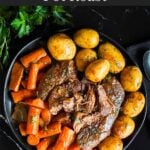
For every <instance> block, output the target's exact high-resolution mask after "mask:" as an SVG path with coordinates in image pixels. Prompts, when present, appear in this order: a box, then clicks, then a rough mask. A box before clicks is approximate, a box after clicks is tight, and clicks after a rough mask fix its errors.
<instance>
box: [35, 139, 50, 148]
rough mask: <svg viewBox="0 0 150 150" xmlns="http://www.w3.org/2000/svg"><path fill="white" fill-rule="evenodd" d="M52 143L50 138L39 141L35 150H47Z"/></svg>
mask: <svg viewBox="0 0 150 150" xmlns="http://www.w3.org/2000/svg"><path fill="white" fill-rule="evenodd" d="M50 143H52V140H51V138H44V139H42V140H41V141H40V143H39V144H38V145H37V146H36V149H37V150H47V148H48V146H49V144H50Z"/></svg>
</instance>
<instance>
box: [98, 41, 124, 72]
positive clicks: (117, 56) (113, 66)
mask: <svg viewBox="0 0 150 150" xmlns="http://www.w3.org/2000/svg"><path fill="white" fill-rule="evenodd" d="M98 55H99V57H101V58H104V59H107V60H108V61H109V63H110V72H111V73H119V72H120V71H121V70H123V68H124V67H125V59H124V57H123V55H122V54H121V52H120V50H119V49H118V48H117V47H115V46H114V45H112V44H111V43H108V42H107V43H104V44H102V45H100V47H99V49H98Z"/></svg>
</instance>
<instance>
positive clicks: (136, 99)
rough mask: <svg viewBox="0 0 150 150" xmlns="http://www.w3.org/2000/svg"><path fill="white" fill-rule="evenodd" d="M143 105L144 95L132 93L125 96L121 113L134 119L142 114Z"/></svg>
mask: <svg viewBox="0 0 150 150" xmlns="http://www.w3.org/2000/svg"><path fill="white" fill-rule="evenodd" d="M144 105H145V97H144V95H143V94H142V93H141V92H132V93H129V94H128V95H127V96H126V98H125V103H124V104H123V107H122V112H123V113H124V114H125V115H127V116H129V117H136V116H137V115H139V114H140V113H141V112H142V110H143V108H144Z"/></svg>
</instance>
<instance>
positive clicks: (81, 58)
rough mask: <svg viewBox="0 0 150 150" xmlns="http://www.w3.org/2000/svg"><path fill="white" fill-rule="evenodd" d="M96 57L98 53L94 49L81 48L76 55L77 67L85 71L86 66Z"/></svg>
mask: <svg viewBox="0 0 150 150" xmlns="http://www.w3.org/2000/svg"><path fill="white" fill-rule="evenodd" d="M96 59H97V54H96V52H95V51H94V50H92V49H82V50H80V51H79V52H78V53H77V55H76V57H75V61H76V66H77V69H78V70H79V71H81V72H83V71H84V70H85V68H86V67H87V66H88V65H89V64H90V63H91V62H93V61H94V60H96Z"/></svg>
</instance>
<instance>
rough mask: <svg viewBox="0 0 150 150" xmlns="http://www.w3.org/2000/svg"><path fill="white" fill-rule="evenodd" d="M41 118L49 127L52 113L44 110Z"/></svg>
mask: <svg viewBox="0 0 150 150" xmlns="http://www.w3.org/2000/svg"><path fill="white" fill-rule="evenodd" d="M41 117H42V119H43V121H44V122H45V124H46V125H48V124H49V123H50V121H51V113H50V111H49V109H43V110H42V111H41Z"/></svg>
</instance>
